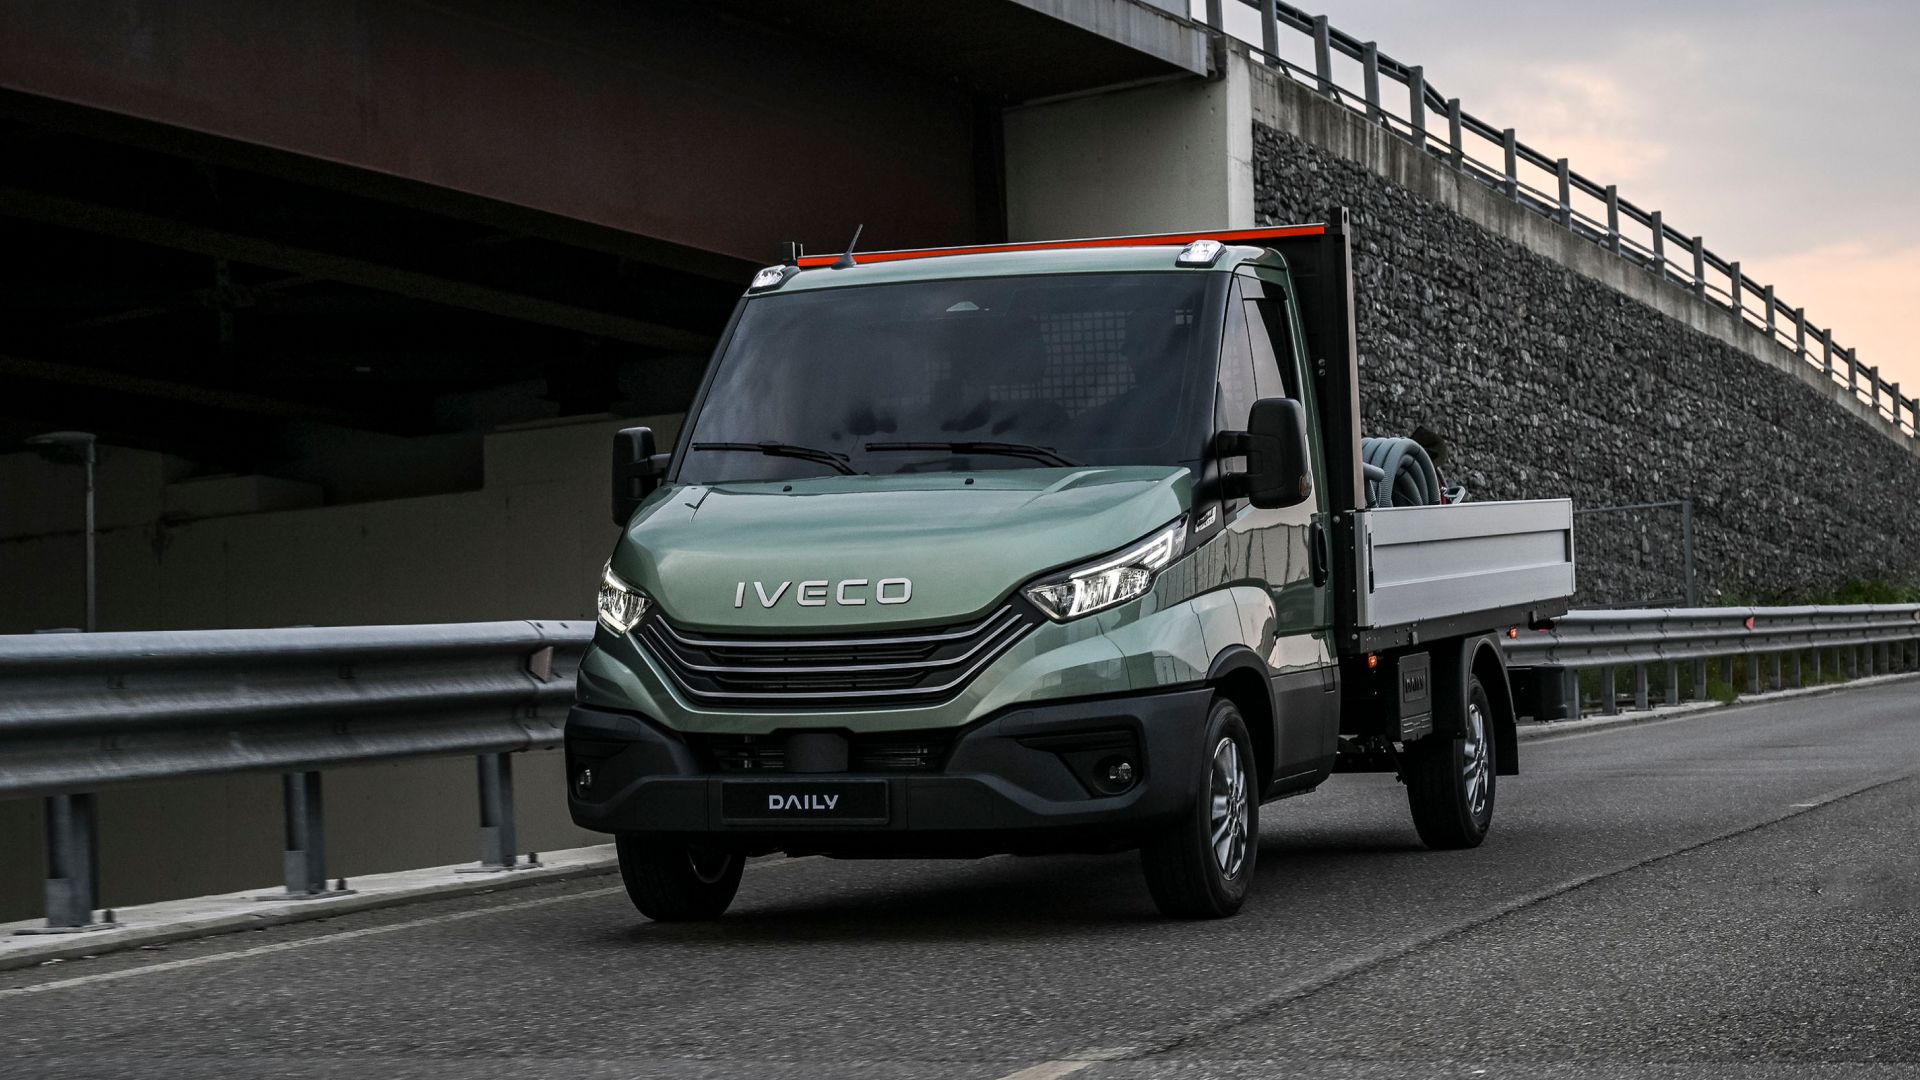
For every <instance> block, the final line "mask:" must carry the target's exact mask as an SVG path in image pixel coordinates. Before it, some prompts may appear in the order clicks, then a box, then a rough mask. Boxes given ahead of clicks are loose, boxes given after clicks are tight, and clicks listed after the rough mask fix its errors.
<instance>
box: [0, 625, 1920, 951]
mask: <svg viewBox="0 0 1920 1080" xmlns="http://www.w3.org/2000/svg"><path fill="white" fill-rule="evenodd" d="M1517 633H1518V634H1519V636H1517V637H1515V638H1512V639H1509V640H1507V641H1506V643H1505V644H1506V649H1507V655H1508V658H1509V660H1510V661H1511V662H1512V663H1513V664H1515V665H1516V666H1527V667H1533V668H1535V669H1537V670H1538V671H1540V672H1545V673H1547V674H1548V677H1549V679H1553V678H1559V679H1560V680H1561V681H1560V685H1561V686H1562V687H1563V688H1570V695H1571V697H1572V702H1571V705H1572V708H1571V710H1570V711H1571V713H1572V714H1573V715H1576V716H1577V715H1578V712H1579V698H1578V683H1577V679H1575V678H1573V677H1571V674H1570V673H1576V672H1578V671H1582V670H1587V669H1595V668H1597V669H1599V670H1600V672H1601V673H1602V680H1601V681H1602V683H1603V684H1604V686H1605V687H1606V688H1607V689H1606V690H1605V691H1604V692H1602V693H1601V694H1600V695H1599V697H1600V705H1601V708H1602V710H1603V711H1605V712H1609V713H1611V712H1616V711H1618V708H1619V697H1620V696H1619V694H1618V693H1617V692H1616V690H1617V681H1616V679H1615V673H1616V672H1618V671H1619V670H1621V669H1630V670H1632V671H1634V672H1635V673H1636V679H1635V687H1636V691H1635V697H1634V703H1635V705H1636V707H1639V708H1646V707H1648V705H1649V692H1648V691H1649V677H1648V673H1649V669H1654V668H1658V667H1659V666H1660V665H1665V666H1666V668H1667V672H1666V674H1667V678H1666V680H1665V683H1666V686H1665V693H1666V699H1667V701H1668V702H1670V703H1672V702H1677V701H1679V700H1680V686H1681V679H1680V675H1679V666H1680V665H1681V664H1691V665H1693V667H1692V674H1693V677H1694V680H1695V686H1694V696H1695V697H1696V698H1704V697H1706V696H1707V692H1708V685H1707V664H1708V662H1709V661H1710V660H1712V659H1714V658H1720V659H1721V662H1722V663H1723V664H1726V665H1727V667H1726V668H1725V671H1726V680H1725V681H1726V682H1727V683H1728V684H1729V685H1731V684H1732V682H1733V669H1732V664H1731V661H1732V659H1733V658H1743V659H1744V663H1745V669H1746V678H1747V690H1748V691H1749V692H1757V691H1759V690H1760V689H1761V685H1762V684H1761V676H1760V665H1759V663H1758V662H1757V661H1759V660H1760V659H1762V658H1765V659H1766V660H1768V661H1770V664H1771V676H1770V681H1771V684H1772V685H1773V686H1776V687H1778V686H1782V685H1800V684H1801V683H1802V682H1803V681H1805V678H1806V676H1807V675H1808V674H1809V673H1810V674H1811V678H1812V680H1813V681H1815V682H1819V681H1822V680H1823V679H1824V678H1825V677H1826V675H1827V673H1828V672H1829V671H1830V672H1831V673H1832V674H1835V675H1841V674H1846V675H1860V674H1873V673H1875V672H1881V671H1892V670H1901V671H1911V670H1915V669H1920V605H1866V606H1857V607H1784V608H1666V609H1647V610H1629V611H1577V612H1573V613H1571V614H1569V615H1567V616H1565V617H1563V618H1562V619H1560V620H1559V621H1558V623H1557V625H1556V626H1555V627H1554V628H1553V629H1552V630H1548V631H1528V630H1522V631H1518V632H1517ZM592 634H593V625H592V624H591V623H586V622H498V623H456V624H443V625H429V626H369V627H328V628H302V629H286V630H186V631H161V632H146V633H106V634H35V635H16V636H0V798H20V797H33V796H39V797H42V798H44V799H45V801H46V821H47V839H48V845H47V846H48V873H47V882H46V890H47V925H46V926H45V927H42V928H38V929H37V930H36V931H35V932H73V931H79V930H86V929H91V928H96V927H99V926H102V925H107V924H110V920H108V919H100V918H97V917H96V913H97V912H98V911H99V907H100V906H99V903H98V890H97V881H96V876H95V873H94V861H95V839H94V827H93V826H94V822H93V801H94V795H95V793H96V792H98V791H99V790H101V789H103V788H109V787H112V786H115V785H126V784H134V783H140V782H149V781H158V780H171V779H179V778H183V777H192V776H205V775H213V774H222V773H237V772H278V773H280V774H281V776H282V790H283V793H284V795H285V813H286V837H287V840H286V859H285V869H286V891H285V892H284V893H281V894H277V895H276V897H275V898H277V899H281V900H302V899H309V898H313V897H319V896H328V895H334V894H336V893H337V892H338V891H339V890H340V889H341V888H343V887H344V886H342V885H341V884H340V883H338V882H335V883H333V884H332V886H331V887H330V885H329V882H328V879H327V874H326V865H325V840H324V837H323V835H322V832H321V829H320V820H321V813H320V811H321V784H320V779H321V771H322V770H323V769H326V768H330V767H335V766H342V765H350V764H360V763H365V762H375V761H385V760H392V759H398V758H412V757H429V756H446V755H473V756H474V757H475V759H476V761H477V764H478V777H479V785H480V838H481V861H480V864H479V866H478V867H476V868H475V869H478V870H491V871H507V870H512V869H516V868H520V867H524V866H527V865H529V863H528V862H521V861H518V858H517V852H518V848H517V847H516V846H515V845H514V842H513V838H514V827H513V801H512V792H513V786H512V771H511V765H510V762H511V757H510V755H511V754H513V753H515V752H517V751H523V750H536V749H546V748H551V747H554V746H557V745H559V743H560V741H561V730H562V726H563V724H564V720H565V716H566V710H567V707H568V706H569V705H570V704H571V703H572V701H573V693H574V686H573V684H574V676H575V673H576V672H577V670H578V668H579V663H580V658H581V657H582V655H583V654H584V653H585V650H586V647H587V644H588V642H589V641H590V640H591V639H592ZM1828 657H1831V664H1832V667H1831V668H1827V667H1825V666H1824V663H1825V662H1826V658H1828ZM1783 660H1785V661H1788V662H1789V663H1790V672H1789V671H1783V664H1782V662H1783ZM1803 662H1804V663H1803Z"/></svg>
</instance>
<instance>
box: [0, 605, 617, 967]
mask: <svg viewBox="0 0 1920 1080" xmlns="http://www.w3.org/2000/svg"><path fill="white" fill-rule="evenodd" d="M592 636H593V624H592V623H587V622H494V623H450V624H441V625H427V626H358V627H351V626H350V627H324V628H295V629H275V630H177V631H158V632H146V633H105V634H77V633H67V634H31V635H20V636H6V637H0V798H16V797H21V796H35V795H38V796H42V797H44V798H45V800H46V824H47V847H48V861H49V871H48V877H47V922H48V926H47V928H46V929H47V930H49V931H53V930H78V929H86V928H89V927H93V926H97V925H100V923H98V922H96V920H95V911H96V910H97V909H98V908H99V905H98V903H97V900H98V883H97V881H96V880H95V872H94V862H95V845H94V820H93V806H94V793H95V792H97V791H99V790H100V789H102V788H105V787H111V786H114V785H123V784H132V783H139V782H145V781H155V780H173V779H180V778H184V777H193V776H206V775H212V774H219V773H237V772H278V773H281V774H282V778H283V779H282V790H283V792H284V796H285V802H286V837H287V842H286V860H285V869H286V882H287V887H286V892H285V893H284V894H283V895H282V897H281V898H282V899H288V900H298V899H307V898H311V897H316V896H326V895H332V894H334V893H336V892H337V891H339V887H338V886H337V885H336V886H335V887H332V888H330V887H329V885H328V882H327V874H326V862H325V841H324V838H323V836H322V832H321V827H320V822H321V785H320V777H321V770H323V769H326V768H331V767H336V766H341V765H355V764H363V763H367V762H376V761H387V760H393V759H398V758H411V757H429V756H445V755H462V754H471V755H473V756H474V757H475V759H476V761H477V762H478V776H479V786H480V836H481V864H480V868H481V869H488V870H510V869H514V868H516V867H517V866H521V865H525V864H523V863H519V862H517V858H518V857H517V852H518V848H517V847H516V846H515V844H514V827H513V773H512V766H511V760H512V759H511V758H510V757H509V755H510V754H512V753H514V752H516V751H521V750H535V749H545V748H548V747H553V746H557V745H559V743H560V733H561V728H562V725H563V724H564V723H565V720H566V713H567V708H568V706H570V705H571V704H572V703H573V683H574V674H575V671H576V670H577V669H578V667H579V663H580V658H581V656H582V655H583V654H584V653H585V652H586V647H587V643H588V642H589V641H590V640H591V639H592Z"/></svg>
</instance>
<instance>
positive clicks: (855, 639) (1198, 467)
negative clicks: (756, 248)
mask: <svg viewBox="0 0 1920 1080" xmlns="http://www.w3.org/2000/svg"><path fill="white" fill-rule="evenodd" d="M1346 245H1347V236H1346V229H1345V227H1344V224H1343V223H1342V222H1341V221H1340V220H1339V219H1337V218H1336V220H1335V221H1333V222H1332V223H1330V224H1323V225H1306V226H1289V227H1276V228H1270V229H1261V230H1244V231H1239V232H1217V233H1206V234H1182V235H1172V236H1154V237H1128V238H1113V239H1100V240H1093V241H1066V242H1057V243H1047V244H1031V245H1000V246H992V247H986V248H967V249H946V250H931V251H911V252H878V253H872V254H865V255H847V256H841V257H838V258H818V257H817V258H812V259H808V258H800V259H797V260H795V261H794V262H792V263H789V264H786V265H781V266H775V267H769V268H767V269H766V270H763V271H761V272H760V273H759V274H758V275H756V277H755V278H754V281H753V284H752V286H751V287H750V288H749V290H748V292H747V294H746V296H745V297H744V298H743V299H742V301H741V303H740V304H739V306H738V308H737V309H736V311H735V313H734V315H733V318H732V320H731V322H730V324H729V326H728V328H727V330H726V332H725V334H724V335H723V337H722V340H721V343H720V345H719V347H718V349H717V351H716V353H715V357H714V360H713V362H712V363H711V365H710V367H709V370H708V373H707V376H706V379H705V381H704V384H703V386H702V388H701V390H700V391H699V394H698V396H697V398H696V400H695V402H694V405H693V407H692V409H691V411H690V412H689V415H688V419H687V422H686V424H685V425H684V427H683V429H682V431H681V432H680V435H679V438H678V441H677V444H676V445H675V446H674V447H673V448H672V449H671V451H670V452H663V451H662V450H661V448H659V447H657V446H656V445H655V443H654V438H653V434H652V432H650V431H648V430H646V429H628V430H626V431H623V432H621V433H620V434H619V436H618V437H617V438H616V442H615V453H614V492H613V513H614V519H615V521H616V522H617V523H619V524H620V525H621V526H622V532H621V535H620V537H619V540H618V542H617V543H616V546H615V549H614V551H613V554H612V557H611V558H610V560H609V561H608V563H607V566H606V569H605V571H604V573H603V576H602V581H601V586H600V597H599V626H598V630H597V632H596V636H595V640H594V643H593V647H592V649H591V650H590V651H589V653H588V655H587V656H586V658H585V660H584V661H583V663H582V665H581V668H580V674H579V683H578V704H577V706H576V707H575V708H574V709H573V710H572V712H571V713H570V715H569V718H568V722H567V728H566V749H567V768H568V777H569V781H568V782H569V791H568V796H569V806H570V809H571V812H572V815H573V818H574V820H575V821H576V822H577V823H578V824H580V825H582V826H584V827H586V828H590V829H596V830H600V831H604V832H609V833H612V834H614V835H615V836H616V838H617V842H618V850H619V853H620V861H621V868H622V872H623V875H624V877H625V881H626V884H627V887H628V891H629V893H630V894H631V896H632V898H633V900H634V902H635V904H636V906H638V908H639V909H640V910H641V911H642V912H643V913H644V914H647V915H648V916H650V917H653V918H658V919H691V918H710V917H714V916H717V915H719V914H720V913H721V912H722V911H724V910H725V908H726V906H727V905H728V903H729V902H730V901H731V899H732V896H733V893H734V890H735V889H736V888H737V886H738V882H739V878H740V873H741V870H742V867H743V865H744V860H745V859H746V858H747V857H750V856H752V855H756V854H764V853H770V852H785V853H788V854H794V855H798V854H826V855H832V856H839V857H859V856H875V857H897V856H961V857H970V856H980V855H987V854H995V853H1006V852H1018V853H1036V854H1037V853H1047V852H1065V851H1117V850H1126V849H1135V848H1137V849H1139V850H1140V852H1141V857H1142V863H1143V866H1144V868H1145V872H1146V877H1147V884H1148V886H1149V890H1150V892H1151V893H1152V895H1153V897H1154V899H1155V901H1156V902H1157V903H1158V905H1159V906H1160V908H1161V909H1162V910H1163V911H1164V912H1166V913H1167V914H1169V915H1173V916H1186V917H1209V916H1221V915H1227V914H1231V913H1232V912H1233V911H1234V910H1236V909H1237V908H1238V907H1239V906H1240V904H1241V903H1242V902H1243V900H1244V899H1245V897H1246V895H1247V890H1248V887H1249V885H1250V884H1251V881H1252V879H1253V873H1254V867H1255V865H1256V862H1257V858H1258V854H1259V844H1258V829H1259V814H1260V808H1261V804H1262V803H1263V802H1268V801H1271V800H1274V799H1278V798H1282V797H1285V796H1288V795H1294V794H1299V793H1303V792H1306V791H1310V790H1312V789H1313V788H1314V787H1316V786H1318V785H1319V784H1321V783H1322V782H1324V781H1326V780H1327V778H1328V777H1329V776H1330V775H1331V774H1332V773H1334V772H1335V771H1336V770H1341V769H1389V770H1392V771H1395V772H1398V773H1400V774H1401V776H1402V778H1403V779H1404V780H1406V781H1407V783H1408V786H1409V798H1410V803H1411V805H1412V809H1413V812H1414V817H1415V822H1416V825H1417V826H1418V827H1419V828H1420V831H1421V834H1422V836H1423V837H1425V838H1426V839H1427V840H1428V842H1429V843H1430V844H1432V845H1434V846H1441V847H1470V846H1473V845H1475V844H1478V843H1479V842H1480V839H1481V837H1483V836H1484V835H1485V833H1486V829H1487V827H1488V826H1489V825H1490V823H1491V815H1492V806H1493V793H1494V784H1495V776H1496V775H1497V774H1499V773H1503V772H1511V771H1512V770H1513V769H1514V767H1515V766H1516V762H1515V760H1514V757H1513V753H1514V740H1513V738H1512V731H1513V722H1514V695H1513V693H1512V691H1511V689H1510V687H1509V685H1508V679H1507V674H1506V671H1505V668H1504V664H1503V661H1502V660H1501V658H1500V651H1499V648H1498V646H1497V635H1498V634H1500V633H1502V632H1510V631H1516V630H1517V628H1518V627H1519V626H1521V625H1526V624H1538V623H1540V622H1541V621H1542V620H1544V619H1547V618H1550V617H1552V615H1554V614H1557V613H1558V612H1559V611H1563V610H1564V607H1565V598H1566V596H1567V595H1569V594H1570V593H1571V591H1572V551H1571V516H1570V511H1568V512H1566V513H1565V514H1564V520H1565V525H1564V527H1563V526H1561V525H1560V524H1559V523H1560V521H1561V520H1562V516H1563V514H1562V511H1565V510H1566V508H1565V506H1564V503H1562V502H1556V503H1544V504H1536V503H1527V504H1511V503H1507V504H1502V503H1485V504H1466V505H1460V506H1439V505H1434V506H1419V507H1415V506H1403V507H1398V508H1396V507H1394V506H1392V505H1390V503H1391V500H1389V505H1385V506H1382V505H1377V504H1378V503H1379V501H1380V500H1379V498H1378V497H1377V494H1376V496H1375V498H1374V499H1373V500H1372V501H1373V502H1374V503H1376V505H1373V506H1371V507H1370V506H1369V494H1370V492H1375V493H1377V492H1378V491H1379V490H1380V489H1381V488H1382V487H1383V485H1381V484H1380V483H1379V481H1380V479H1381V477H1379V476H1375V475H1374V473H1375V472H1377V471H1378V470H1372V469H1369V468H1368V466H1367V463H1366V462H1364V461H1362V460H1361V455H1362V446H1361V440H1360V437H1359V432H1358V426H1359V424H1358V415H1359V409H1358V393H1357V387H1356V385H1355V383H1356V381H1357V368H1356V364H1355V361H1354V356H1353V350H1352V317H1353V316H1352V311H1353V297H1352V285H1351V277H1350V275H1349V274H1348V273H1347V267H1346ZM1469 507H1471V509H1469ZM1489 509H1492V510H1493V511H1495V513H1492V514H1489V513H1488V510H1489ZM1407 512H1412V516H1409V514H1408V513H1407ZM1396 515H1397V516H1396ZM1543 515H1544V516H1543ZM1436 582H1437V583H1438V584H1437V585H1436Z"/></svg>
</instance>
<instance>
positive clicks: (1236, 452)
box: [1213, 431, 1253, 457]
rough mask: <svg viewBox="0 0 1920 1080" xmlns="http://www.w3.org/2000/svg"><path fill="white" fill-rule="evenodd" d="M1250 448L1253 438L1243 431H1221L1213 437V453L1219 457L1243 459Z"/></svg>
mask: <svg viewBox="0 0 1920 1080" xmlns="http://www.w3.org/2000/svg"><path fill="white" fill-rule="evenodd" d="M1252 447H1253V436H1252V434H1250V433H1248V432H1245V431H1222V432H1220V433H1219V434H1218V435H1215V436H1214V437H1213V452H1214V453H1215V454H1217V455H1219V456H1220V457H1244V456H1246V453H1247V451H1248V450H1250V449H1251V448H1252Z"/></svg>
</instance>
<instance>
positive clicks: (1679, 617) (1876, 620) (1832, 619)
mask: <svg viewBox="0 0 1920 1080" xmlns="http://www.w3.org/2000/svg"><path fill="white" fill-rule="evenodd" d="M1505 644H1506V653H1507V660H1508V662H1509V663H1511V664H1513V665H1515V666H1524V667H1535V668H1548V669H1560V670H1561V671H1563V672H1565V673H1567V675H1566V676H1565V677H1564V679H1563V683H1562V688H1561V689H1562V694H1563V695H1564V697H1565V700H1566V705H1567V709H1566V712H1567V715H1569V716H1571V717H1576V718H1577V717H1578V716H1579V715H1580V705H1581V702H1580V687H1579V681H1578V679H1577V677H1574V673H1576V672H1579V671H1583V670H1593V669H1598V672H1599V688H1598V695H1597V696H1598V699H1599V700H1598V703H1599V706H1600V709H1601V712H1602V713H1604V714H1606V715H1614V714H1617V713H1618V712H1619V711H1620V700H1621V695H1620V693H1619V681H1618V674H1619V672H1620V670H1621V669H1623V668H1624V669H1631V670H1632V671H1633V673H1634V679H1633V699H1632V700H1633V706H1634V708H1636V709H1646V708H1648V707H1650V701H1649V683H1650V679H1649V669H1652V668H1657V667H1660V666H1661V665H1664V666H1665V669H1666V670H1665V672H1664V676H1665V677H1664V679H1663V681H1664V683H1665V699H1666V700H1665V703H1666V704H1668V705H1677V704H1679V703H1680V701H1681V687H1682V685H1683V683H1684V682H1685V681H1687V680H1684V679H1683V678H1682V673H1681V670H1680V669H1681V665H1683V664H1685V665H1688V666H1689V667H1690V671H1689V672H1688V675H1690V676H1691V682H1692V698H1693V699H1694V700H1705V699H1706V698H1707V697H1708V696H1709V695H1708V691H1709V686H1708V683H1709V679H1708V674H1709V672H1708V667H1709V664H1710V663H1711V662H1712V661H1713V660H1715V659H1718V660H1719V661H1720V664H1721V675H1722V679H1721V681H1722V682H1723V683H1725V684H1726V685H1727V686H1728V687H1729V688H1732V687H1733V686H1734V684H1735V670H1734V669H1735V667H1736V661H1739V664H1738V666H1740V667H1743V668H1744V669H1745V676H1746V692H1747V693H1759V692H1760V691H1761V690H1762V689H1763V678H1762V675H1761V666H1762V662H1763V661H1764V663H1765V665H1766V667H1767V668H1768V672H1767V674H1766V676H1765V679H1764V686H1765V687H1767V688H1771V689H1776V690H1778V689H1782V688H1785V687H1789V686H1792V687H1798V686H1804V685H1806V683H1807V682H1808V680H1809V678H1810V679H1811V681H1812V682H1814V683H1819V682H1823V681H1825V680H1826V677H1827V668H1826V666H1825V664H1826V658H1827V657H1829V656H1831V657H1832V663H1833V667H1832V673H1833V674H1834V675H1837V676H1842V677H1845V678H1857V677H1859V676H1860V675H1862V674H1865V675H1873V674H1876V673H1885V672H1891V671H1915V670H1920V604H1860V605H1845V606H1839V605H1833V606H1821V607H1744V608H1743V607H1730V608H1647V609H1640V610H1615V611H1573V612H1569V613H1567V614H1566V615H1563V616H1561V617H1560V618H1559V619H1557V620H1555V623H1554V626H1553V629H1551V630H1543V631H1526V630H1522V631H1520V636H1519V637H1517V638H1514V639H1512V640H1509V641H1507V642H1506V643H1505Z"/></svg>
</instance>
